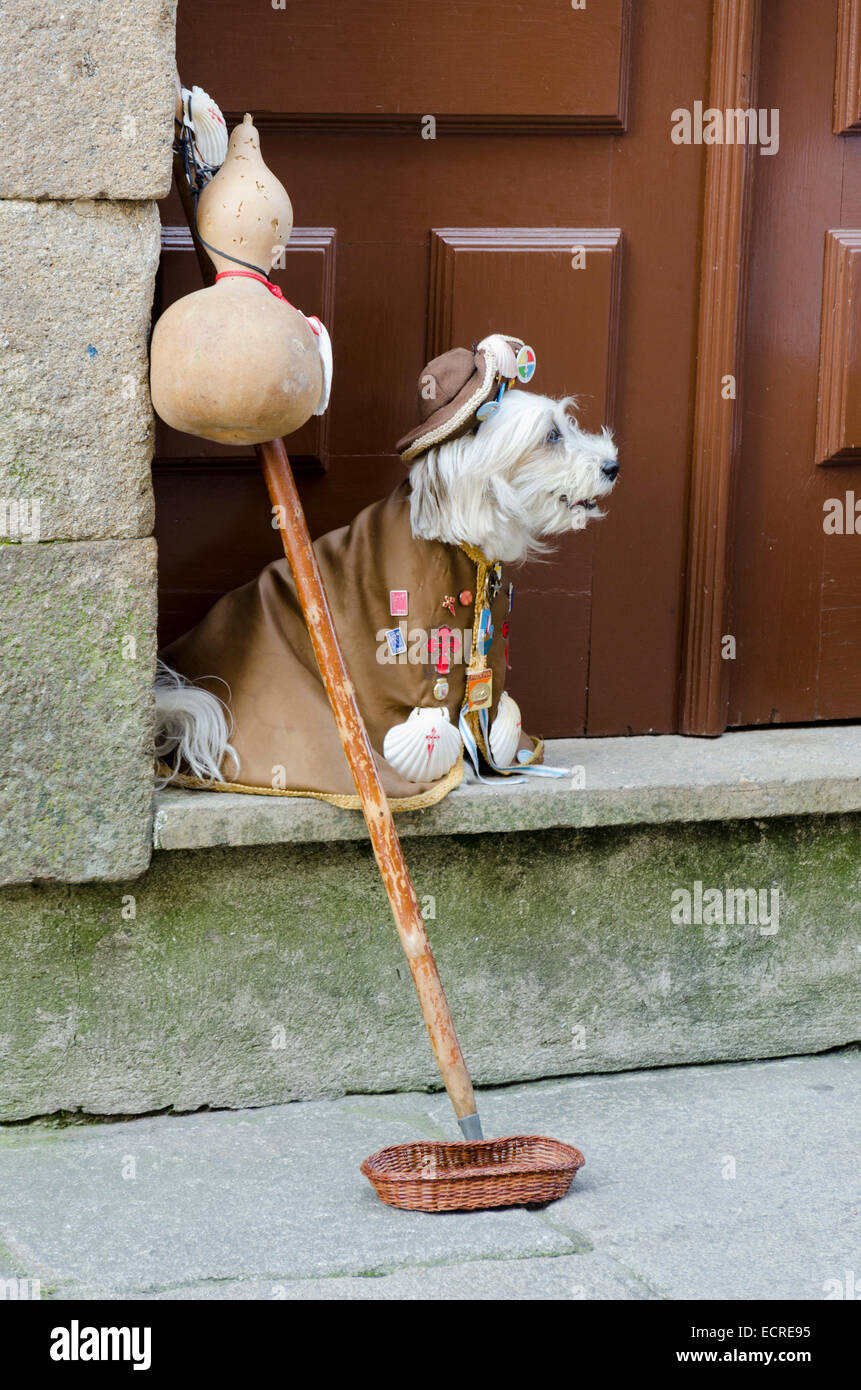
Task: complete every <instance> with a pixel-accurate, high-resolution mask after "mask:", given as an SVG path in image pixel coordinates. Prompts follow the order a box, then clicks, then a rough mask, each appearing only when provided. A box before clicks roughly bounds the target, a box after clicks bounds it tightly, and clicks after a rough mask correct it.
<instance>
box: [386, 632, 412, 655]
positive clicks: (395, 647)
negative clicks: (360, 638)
mask: <svg viewBox="0 0 861 1390" xmlns="http://www.w3.org/2000/svg"><path fill="white" fill-rule="evenodd" d="M386 641H387V642H388V644H389V651H390V652H391V654H392V656H400V654H401V652H405V651H406V649H407V644H406V641H405V639H404V634H403V633H402V632H401V630H400V628H399V627H392V628H389V629H388V631H387V632H386Z"/></svg>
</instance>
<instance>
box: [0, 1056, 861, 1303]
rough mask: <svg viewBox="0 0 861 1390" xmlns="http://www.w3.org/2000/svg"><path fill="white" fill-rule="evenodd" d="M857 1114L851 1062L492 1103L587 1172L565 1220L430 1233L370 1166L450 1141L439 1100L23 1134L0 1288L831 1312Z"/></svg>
mask: <svg viewBox="0 0 861 1390" xmlns="http://www.w3.org/2000/svg"><path fill="white" fill-rule="evenodd" d="M859 1099H861V1049H857V1048H853V1049H845V1050H842V1051H840V1052H833V1053H828V1054H824V1055H821V1056H815V1057H795V1058H789V1059H786V1060H780V1061H771V1062H752V1063H736V1064H727V1065H714V1066H697V1067H679V1068H668V1069H662V1070H656V1071H641V1072H627V1073H621V1074H616V1075H608V1076H582V1077H577V1078H572V1079H570V1080H569V1079H563V1080H553V1081H544V1082H533V1083H531V1084H528V1085H523V1086H509V1087H504V1088H499V1089H496V1090H490V1091H485V1092H483V1093H482V1094H481V1097H480V1109H481V1113H482V1118H483V1121H484V1125H485V1130H486V1132H487V1133H489V1134H505V1133H517V1132H520V1133H530V1132H532V1133H534V1132H544V1133H548V1134H553V1135H555V1136H557V1137H558V1138H560V1139H564V1140H567V1141H569V1142H572V1143H575V1144H576V1145H577V1146H578V1147H580V1148H581V1149H582V1150H583V1151H584V1153H585V1155H586V1159H587V1166H586V1167H585V1169H583V1170H582V1172H581V1173H580V1175H579V1176H578V1178H577V1179H576V1181H575V1183H574V1186H573V1189H572V1191H571V1193H570V1195H569V1196H568V1197H567V1198H566V1199H565V1200H564V1201H561V1202H557V1203H555V1204H553V1205H552V1206H549V1207H546V1208H543V1209H530V1210H513V1209H512V1210H505V1211H490V1212H481V1213H472V1214H467V1213H457V1214H450V1215H437V1216H434V1215H425V1214H422V1213H408V1212H400V1211H396V1210H393V1209H391V1208H388V1207H385V1206H383V1205H382V1203H380V1202H379V1201H378V1199H377V1197H376V1196H375V1194H374V1193H373V1191H372V1189H371V1188H370V1186H369V1185H368V1184H367V1183H366V1181H365V1179H364V1178H363V1177H362V1176H361V1174H360V1173H359V1164H360V1162H361V1160H362V1159H363V1158H364V1157H365V1156H366V1155H367V1154H369V1153H371V1152H372V1151H373V1150H375V1149H377V1148H381V1147H382V1146H384V1145H385V1144H393V1143H397V1142H399V1141H403V1140H406V1139H409V1138H415V1137H421V1136H426V1137H428V1138H453V1137H456V1130H454V1126H453V1121H452V1120H451V1119H450V1111H449V1108H448V1102H447V1100H446V1098H445V1097H444V1096H441V1095H416V1094H412V1095H397V1096H395V1095H392V1096H388V1095H385V1096H353V1097H347V1098H345V1099H342V1100H336V1101H318V1102H310V1103H305V1104H294V1105H286V1106H278V1107H273V1108H271V1109H261V1110H244V1111H234V1112H228V1111H222V1112H217V1113H199V1114H194V1115H185V1116H174V1115H160V1116H153V1117H148V1118H144V1119H137V1120H130V1121H122V1122H115V1123H100V1124H73V1125H66V1126H62V1125H58V1124H54V1123H51V1122H36V1123H32V1124H27V1125H17V1126H9V1127H5V1128H0V1276H6V1277H8V1276H10V1275H17V1276H18V1277H19V1278H30V1279H38V1280H40V1281H41V1285H42V1296H43V1297H51V1298H65V1297H103V1296H111V1297H120V1298H127V1299H135V1298H143V1297H158V1298H166V1299H261V1298H262V1299H274V1298H284V1299H315V1298H325V1299H422V1298H430V1299H458V1298H479V1299H558V1298H565V1299H583V1298H585V1299H680V1298H694V1299H706V1298H720V1299H739V1300H744V1299H749V1298H767V1299H778V1300H779V1299H794V1298H802V1299H810V1300H821V1299H824V1298H826V1296H828V1294H829V1290H830V1291H831V1294H830V1296H831V1297H834V1296H835V1293H834V1290H835V1289H837V1290H838V1292H839V1290H840V1289H841V1288H845V1287H846V1284H847V1282H848V1280H847V1275H850V1276H851V1277H853V1278H854V1277H856V1276H857V1282H858V1286H859V1288H861V1229H859V1228H861V1192H859V1164H858V1157H859V1139H861V1132H859V1131H860V1130H861V1119H859V1117H861V1105H859ZM853 1271H854V1274H853V1273H852V1272H853ZM829 1281H839V1283H829Z"/></svg>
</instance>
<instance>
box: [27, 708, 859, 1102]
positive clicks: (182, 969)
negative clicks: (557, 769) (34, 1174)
mask: <svg viewBox="0 0 861 1390" xmlns="http://www.w3.org/2000/svg"><path fill="white" fill-rule="evenodd" d="M828 732H831V733H835V734H836V733H841V734H842V733H843V732H844V731H842V730H834V731H828ZM733 737H735V736H733ZM616 742H618V743H620V744H622V745H625V744H629V743H631V742H633V741H632V740H619V741H616ZM651 742H653V744H654V745H656V746H657V745H659V744H660V743H661V742H662V740H652V741H651ZM720 742H721V743H725V742H726V740H721V741H720ZM688 746H689V747H691V746H692V745H690V744H689V745H688ZM713 746H716V745H709V747H713ZM775 746H776V745H775ZM749 775H750V777H751V778H753V779H754V781H755V779H756V777H757V775H758V773H757V771H756V768H755V767H751V768H749ZM851 775H852V769H851V767H850V768H849V769H848V770H847V769H844V778H843V787H844V790H843V792H841V795H843V794H844V793H845V787H846V785H848V782H849V781H851ZM773 780H775V779H774V778H773ZM825 780H826V781H827V779H825ZM856 780H857V779H856ZM484 790H485V789H484V788H475V789H466V791H465V797H464V798H463V799H462V802H463V801H466V803H467V806H468V805H469V798H470V797H472V796H473V795H474V794H478V793H483V792H484ZM514 794H515V793H514V791H512V793H511V795H512V798H513V797H514ZM174 795H177V794H174ZM188 795H191V796H194V795H195V794H193V793H189V794H188ZM196 795H197V801H198V805H199V808H200V811H199V813H200V814H203V803H204V802H206V803H207V804H211V805H214V806H216V809H217V804H218V803H223V802H224V801H226V800H227V799H228V798H226V797H221V796H219V795H217V794H214V793H199V794H196ZM490 795H491V796H497V797H498V796H499V795H501V793H490ZM710 795H711V796H712V797H714V795H715V793H714V792H713V791H712V792H711V793H710ZM821 795H822V793H821V789H820V801H819V802H818V803H817V808H818V809H821V805H822V803H821ZM229 799H230V800H246V801H250V802H251V803H252V804H251V806H249V809H248V812H247V815H248V816H251V814H252V812H253V811H254V801H256V799H253V798H245V799H243V798H234V797H231V798H229ZM450 800H451V802H453V803H454V806H455V807H456V806H457V803H456V802H454V798H451V799H450ZM272 804H273V801H272V799H269V798H267V799H266V808H269V807H271V806H272ZM485 804H486V803H485ZM712 804H713V806H714V801H713V803H712ZM770 804H771V806H772V809H773V814H772V817H771V818H764V817H760V816H758V817H757V818H756V819H744V820H706V821H702V820H699V821H697V820H693V821H684V820H683V819H681V817H682V816H683V815H684V811H685V806H684V804H683V801H682V799H679V802H678V808H677V815H678V816H679V819H677V820H676V821H675V822H672V823H666V824H653V825H646V824H635V825H619V824H616V825H605V826H594V827H592V828H589V829H579V830H578V829H571V828H564V827H560V826H558V825H557V826H555V827H554V826H548V827H546V828H542V829H523V830H522V831H519V832H517V831H514V830H511V831H509V832H507V833H499V832H498V831H497V832H493V833H492V832H490V831H488V830H484V831H481V832H478V833H475V831H476V827H475V824H474V823H473V822H472V820H470V821H469V824H468V827H467V826H466V825H462V826H461V829H460V831H458V829H457V825H458V822H457V817H456V814H455V811H454V810H453V809H452V808H451V806H449V807H448V809H447V811H446V814H447V815H449V816H450V817H452V820H451V822H450V829H449V832H448V833H446V834H442V833H437V834H419V835H413V836H410V837H408V838H407V840H406V842H405V843H406V847H407V858H408V861H409V864H410V868H411V871H412V873H413V876H414V879H415V884H416V889H417V892H418V894H419V897H420V899H421V901H422V905H423V911H424V914H425V917H426V923H427V927H428V932H429V935H430V937H431V941H432V944H433V948H434V951H435V953H436V956H437V960H438V963H439V967H440V971H441V974H442V978H443V981H444V984H445V986H446V989H447V992H448V996H449V1001H450V1004H451V1008H452V1012H453V1015H454V1018H455V1022H456V1025H457V1027H458V1031H459V1034H460V1037H461V1042H462V1045H463V1049H464V1053H465V1055H466V1058H467V1062H468V1064H469V1066H470V1068H471V1070H472V1074H473V1077H474V1079H475V1081H476V1083H477V1084H482V1085H493V1084H498V1083H504V1082H512V1081H523V1080H528V1079H532V1078H539V1077H551V1076H563V1075H567V1074H574V1073H583V1072H608V1071H620V1070H626V1069H630V1068H643V1067H655V1066H666V1065H670V1064H677V1063H691V1062H706V1061H715V1060H726V1059H742V1058H763V1057H773V1056H780V1055H789V1054H798V1053H810V1052H817V1051H822V1050H825V1049H827V1048H832V1047H835V1046H839V1045H842V1044H845V1043H850V1042H853V1041H855V1040H856V1039H857V1038H858V1036H859V1028H858V1019H859V1009H858V974H859V961H861V816H859V815H857V814H834V815H823V814H810V815H796V816H788V815H785V814H781V811H780V802H779V798H777V797H773V798H772V801H771V803H770ZM290 805H291V806H292V805H293V803H290ZM327 809H328V808H327ZM715 809H717V808H716V807H715ZM279 813H280V812H279ZM304 813H305V812H304V809H303V808H300V810H299V811H298V812H297V814H304ZM196 814H198V812H196ZM257 814H258V820H259V821H260V823H261V824H262V823H263V822H264V821H265V817H266V815H268V814H270V812H269V810H268V809H266V810H260V811H259V812H257ZM341 814H342V815H349V814H350V813H341ZM496 814H497V813H496V812H494V815H496ZM641 814H642V812H641ZM469 815H470V816H471V812H469ZM261 818H262V819H261ZM248 823H249V822H247V821H246V829H247V825H248ZM508 823H509V824H510V825H511V824H513V823H516V822H514V821H513V820H512V818H511V817H509V821H508ZM467 828H469V830H470V831H471V832H472V833H463V831H464V830H465V829H467ZM207 833H211V829H210V831H209V832H207ZM257 833H262V832H261V831H259V830H258V832H257ZM698 885H699V887H698ZM709 890H720V892H719V893H716V892H714V891H711V892H710V891H709ZM727 890H731V892H730V896H729V898H727ZM736 891H738V893H740V894H741V897H740V898H738V899H737V898H736ZM742 902H743V903H744V908H745V913H744V920H740V919H739V912H738V909H739V907H740V905H741V903H742ZM718 904H719V906H720V912H719V913H718V911H717V905H718ZM754 905H755V909H756V910H755V915H754V918H753V920H751V917H750V915H749V914H750V909H751V908H752V907H753V906H754ZM686 907H687V908H689V912H688V914H687V916H688V920H685V908H686ZM728 907H731V908H732V914H731V916H732V918H733V920H727V919H728V916H729V914H728V912H727V908H728ZM721 919H723V920H721ZM0 977H2V979H3V981H4V988H3V992H2V997H0V1054H2V1058H3V1062H2V1068H0V1118H2V1119H4V1120H12V1119H19V1118H23V1117H27V1116H33V1115H39V1114H50V1113H53V1112H55V1111H76V1110H83V1111H86V1112H91V1113H95V1114H138V1113H141V1112H145V1111H153V1110H160V1109H165V1108H173V1109H176V1110H193V1109H195V1108H198V1107H202V1106H211V1107H239V1106H256V1105H268V1104H273V1103H276V1102H280V1101H286V1100H293V1099H308V1098H314V1097H322V1096H335V1095H341V1094H344V1093H348V1092H375V1091H381V1092H382V1091H398V1090H416V1089H424V1088H431V1087H435V1086H437V1085H438V1084H439V1078H438V1074H437V1072H436V1069H435V1066H434V1062H433V1059H432V1056H431V1052H430V1048H429V1045H428V1040H427V1036H426V1033H425V1030H424V1026H423V1024H422V1020H421V1015H420V1012H419V1009H418V1004H417V1001H416V999H415V995H414V993H413V988H412V984H411V980H410V975H409V970H408V968H407V966H406V964H405V961H404V958H403V956H402V953H401V950H400V946H399V943H398V940H397V936H396V934H395V931H394V927H393V925H392V921H391V917H390V913H389V908H388V904H387V901H386V898H385V896H384V893H383V889H382V886H381V883H380V880H379V876H378V874H377V872H376V869H375V865H374V861H373V858H372V856H371V852H370V850H369V849H368V847H367V846H366V845H365V844H364V843H363V842H362V841H361V840H320V839H319V838H316V839H314V840H313V842H311V843H307V842H302V841H299V840H295V839H294V840H292V841H291V842H289V843H284V844H264V845H244V846H238V847H227V846H223V845H212V846H210V847H209V848H204V849H194V848H187V849H174V850H169V851H168V850H165V849H161V850H158V851H156V853H155V855H154V858H153V861H152V865H151V867H150V869H149V870H148V871H147V873H145V874H144V875H142V876H141V877H140V878H138V879H135V880H134V881H130V882H127V883H102V884H80V885H73V886H55V885H50V884H43V885H36V886H28V887H11V888H7V889H5V890H4V891H3V892H2V893H0Z"/></svg>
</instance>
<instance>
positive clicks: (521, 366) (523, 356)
mask: <svg viewBox="0 0 861 1390" xmlns="http://www.w3.org/2000/svg"><path fill="white" fill-rule="evenodd" d="M534 375H535V352H534V350H533V349H532V348H531V347H522V348H521V349H520V351H519V352H518V354H517V376H518V380H520V381H523V382H527V381H531V380H532V378H533V377H534Z"/></svg>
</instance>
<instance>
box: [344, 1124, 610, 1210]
mask: <svg viewBox="0 0 861 1390" xmlns="http://www.w3.org/2000/svg"><path fill="white" fill-rule="evenodd" d="M585 1161H586V1160H585V1159H584V1157H583V1155H582V1154H581V1153H580V1151H579V1149H574V1148H572V1147H571V1145H570V1144H562V1143H560V1141H559V1140H558V1139H545V1138H544V1137H543V1136H542V1135H540V1134H513V1135H510V1136H509V1137H508V1138H506V1139H485V1140H479V1141H478V1142H474V1143H458V1144H432V1143H427V1142H425V1141H424V1140H416V1141H415V1142H414V1143H412V1144H394V1145H392V1147H391V1148H388V1149H380V1151H379V1152H378V1153H375V1154H371V1157H370V1158H366V1159H365V1161H364V1163H363V1164H362V1172H363V1173H364V1175H365V1177H366V1178H369V1179H370V1181H371V1182H372V1183H373V1186H374V1188H375V1189H376V1193H377V1196H378V1197H379V1198H380V1200H381V1201H383V1202H387V1203H388V1205H389V1206H390V1207H405V1208H407V1209H408V1210H410V1211H475V1210H476V1208H478V1207H520V1206H527V1205H529V1204H530V1203H532V1202H555V1201H556V1200H557V1199H558V1198H559V1197H564V1196H565V1193H566V1192H567V1191H568V1189H569V1187H570V1186H571V1182H572V1180H573V1178H574V1177H575V1175H576V1173H577V1169H578V1168H582V1166H583V1164H584V1163H585Z"/></svg>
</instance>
